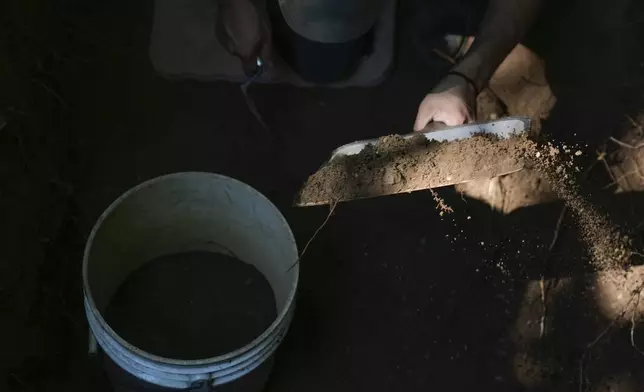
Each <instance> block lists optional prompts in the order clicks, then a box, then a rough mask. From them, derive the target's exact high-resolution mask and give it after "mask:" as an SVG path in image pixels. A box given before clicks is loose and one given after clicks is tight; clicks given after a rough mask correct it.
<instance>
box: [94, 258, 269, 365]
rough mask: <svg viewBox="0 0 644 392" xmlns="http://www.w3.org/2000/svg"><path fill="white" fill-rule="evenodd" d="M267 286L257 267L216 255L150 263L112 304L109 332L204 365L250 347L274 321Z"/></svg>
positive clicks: (151, 350) (130, 279)
mask: <svg viewBox="0 0 644 392" xmlns="http://www.w3.org/2000/svg"><path fill="white" fill-rule="evenodd" d="M276 317H277V306H276V303H275V296H274V294H273V290H272V288H271V286H270V284H269V283H268V281H267V280H266V278H265V277H264V276H263V275H262V274H261V273H260V272H259V271H258V270H257V269H256V268H255V267H254V266H252V265H250V264H247V263H244V262H242V261H240V260H238V259H236V258H234V257H231V256H227V255H224V254H221V253H212V252H202V251H195V252H185V253H176V254H171V255H165V256H161V257H158V258H156V259H153V260H151V261H150V262H148V263H146V264H144V265H143V266H142V267H141V268H139V269H138V270H136V271H135V272H134V273H132V274H131V275H130V276H129V277H128V279H127V280H126V281H125V282H124V283H123V284H122V285H121V286H120V287H119V289H118V290H117V292H116V294H115V295H114V297H112V299H111V301H110V303H109V305H108V307H107V311H106V320H107V322H108V324H109V325H110V326H111V327H112V328H113V329H114V331H116V333H117V334H118V335H119V336H121V337H122V338H123V339H125V340H126V341H128V342H129V343H131V344H133V345H134V346H136V347H138V348H140V349H142V350H145V351H147V352H149V353H152V354H155V355H159V356H163V357H168V358H175V359H204V358H209V357H213V356H217V355H222V354H225V353H228V352H231V351H234V350H236V349H238V348H241V347H243V346H244V345H246V344H248V343H250V342H251V341H252V340H253V339H255V338H257V337H258V336H260V335H261V334H262V333H263V332H264V331H265V330H266V329H267V328H268V327H269V326H270V325H271V323H272V322H273V321H274V320H275V319H276Z"/></svg>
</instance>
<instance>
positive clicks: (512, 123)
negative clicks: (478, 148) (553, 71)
mask: <svg viewBox="0 0 644 392" xmlns="http://www.w3.org/2000/svg"><path fill="white" fill-rule="evenodd" d="M530 126H531V121H530V118H529V117H506V118H504V119H501V120H496V121H490V122H485V123H475V124H467V125H459V126H455V127H447V128H443V129H441V130H439V131H429V132H414V133H410V134H406V135H402V137H403V138H405V139H410V138H412V137H414V136H418V134H422V135H424V136H425V138H426V139H427V140H428V141H438V142H450V141H456V140H461V139H467V138H470V137H472V136H474V135H479V134H491V135H495V136H497V137H498V138H500V139H507V138H509V137H511V136H514V135H521V134H525V133H527V132H529V131H530ZM377 142H378V139H369V140H361V141H356V142H353V143H349V144H345V145H344V146H341V147H339V148H337V149H335V150H334V151H333V152H332V153H331V157H330V158H329V160H328V161H327V163H325V165H323V167H324V166H326V165H328V164H329V163H331V162H333V161H334V160H335V159H338V158H340V157H343V156H347V155H356V154H359V153H360V152H361V151H362V150H363V149H364V148H365V147H366V146H368V145H374V144H376V143H377ZM521 169H523V166H516V167H514V166H512V167H509V166H507V165H499V167H498V168H491V169H490V168H487V169H486V171H485V173H484V174H483V173H481V175H477V174H476V173H473V174H472V175H471V176H470V178H468V179H467V180H465V181H462V180H461V181H458V182H445V183H441V184H439V185H438V186H434V188H436V187H442V186H449V185H456V184H459V183H463V182H468V181H471V180H474V179H478V178H493V177H498V176H502V175H506V174H510V173H514V172H517V171H519V170H521ZM347 186H348V185H347ZM423 189H427V188H423ZM417 190H422V189H413V191H417ZM407 192H409V191H404V192H391V193H386V194H378V195H372V196H369V197H376V196H386V195H390V194H396V193H407ZM351 200H356V199H351ZM337 201H348V200H336V202H337ZM294 204H295V205H296V206H299V207H308V206H316V205H324V204H330V201H321V202H308V201H303V200H300V198H299V195H298V197H297V199H296V200H295V203H294Z"/></svg>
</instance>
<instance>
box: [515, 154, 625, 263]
mask: <svg viewBox="0 0 644 392" xmlns="http://www.w3.org/2000/svg"><path fill="white" fill-rule="evenodd" d="M526 147H527V148H526V152H527V153H528V157H529V161H530V164H531V165H533V166H534V168H535V169H536V170H537V171H539V172H540V173H541V175H542V176H544V178H545V179H546V180H547V181H548V182H549V183H550V186H551V187H552V189H553V191H554V192H555V193H556V194H557V196H558V197H559V198H560V199H562V200H563V201H564V202H565V203H566V206H567V208H569V209H570V210H571V211H572V213H573V215H574V217H575V219H576V223H577V225H578V226H579V230H580V233H581V240H582V241H583V242H584V244H585V245H586V248H587V249H588V252H589V254H590V258H591V262H592V265H593V267H594V268H596V269H597V270H607V269H616V268H617V269H621V270H624V269H625V268H626V267H628V263H629V260H630V258H631V256H632V255H633V248H632V240H631V238H630V237H628V236H626V235H623V234H621V233H620V230H619V229H618V228H617V227H616V226H615V225H614V224H613V223H612V222H611V221H610V220H609V218H608V216H607V215H605V214H603V213H601V212H600V211H599V210H598V209H597V207H596V206H594V205H593V204H592V203H591V202H590V201H589V200H588V198H586V197H583V196H582V192H581V190H580V187H579V185H578V183H577V181H576V177H577V176H576V174H575V173H577V172H579V168H578V167H577V166H576V165H575V159H574V158H575V157H576V156H580V155H582V152H581V150H579V149H575V148H572V147H569V146H566V145H560V146H557V145H555V144H553V143H550V142H549V143H546V144H544V145H537V144H536V143H532V144H528V145H526Z"/></svg>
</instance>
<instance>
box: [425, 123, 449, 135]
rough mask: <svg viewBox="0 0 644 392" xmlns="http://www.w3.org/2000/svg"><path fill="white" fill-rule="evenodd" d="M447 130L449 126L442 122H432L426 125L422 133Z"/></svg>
mask: <svg viewBox="0 0 644 392" xmlns="http://www.w3.org/2000/svg"><path fill="white" fill-rule="evenodd" d="M445 128H447V124H445V123H444V122H441V121H432V122H430V123H429V124H427V125H425V128H423V130H422V131H421V132H434V131H441V130H443V129H445Z"/></svg>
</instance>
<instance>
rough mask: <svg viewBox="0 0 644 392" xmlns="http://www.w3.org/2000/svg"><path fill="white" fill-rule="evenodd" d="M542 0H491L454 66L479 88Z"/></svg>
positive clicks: (529, 22)
mask: <svg viewBox="0 0 644 392" xmlns="http://www.w3.org/2000/svg"><path fill="white" fill-rule="evenodd" d="M541 3H542V0H490V5H489V7H488V9H487V11H486V13H485V16H484V18H483V22H482V23H481V27H480V29H479V32H478V34H477V35H476V36H475V39H474V43H473V44H472V47H471V48H470V50H469V51H468V53H467V54H466V55H465V56H464V57H463V58H462V59H461V61H459V62H458V63H457V64H456V65H455V66H454V68H453V70H454V71H457V72H460V73H463V74H465V75H467V76H468V77H470V78H471V79H472V80H473V81H474V82H475V83H476V85H477V87H478V89H479V90H480V89H481V88H483V87H484V86H485V85H486V84H487V82H488V81H489V80H490V78H491V77H492V74H493V73H494V71H495V70H496V69H497V67H498V66H499V65H500V64H501V62H503V59H505V57H506V56H507V55H508V54H509V53H510V52H511V51H512V49H513V48H514V47H515V46H516V45H517V44H518V43H519V41H520V40H521V39H522V38H523V37H524V36H525V34H526V33H527V31H528V29H529V28H530V26H531V25H532V24H533V22H534V20H535V19H536V17H537V14H538V13H539V10H540V8H541Z"/></svg>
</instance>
